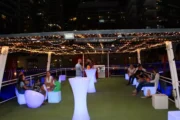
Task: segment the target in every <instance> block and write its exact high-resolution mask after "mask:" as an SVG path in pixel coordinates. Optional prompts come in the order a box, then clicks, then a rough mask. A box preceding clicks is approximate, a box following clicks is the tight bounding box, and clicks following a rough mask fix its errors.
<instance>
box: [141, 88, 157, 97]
mask: <svg viewBox="0 0 180 120" xmlns="http://www.w3.org/2000/svg"><path fill="white" fill-rule="evenodd" d="M143 89H144V96H147V93H148V90H150V92H151V95H154V94H156V87H143Z"/></svg>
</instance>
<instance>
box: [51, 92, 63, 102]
mask: <svg viewBox="0 0 180 120" xmlns="http://www.w3.org/2000/svg"><path fill="white" fill-rule="evenodd" d="M60 101H61V91H59V92H53V91H52V92H48V103H59V102H60Z"/></svg>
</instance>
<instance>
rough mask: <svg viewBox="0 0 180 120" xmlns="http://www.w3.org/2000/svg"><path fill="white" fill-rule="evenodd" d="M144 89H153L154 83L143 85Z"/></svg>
mask: <svg viewBox="0 0 180 120" xmlns="http://www.w3.org/2000/svg"><path fill="white" fill-rule="evenodd" d="M143 86H144V87H154V83H149V82H148V83H145V84H144V85H143Z"/></svg>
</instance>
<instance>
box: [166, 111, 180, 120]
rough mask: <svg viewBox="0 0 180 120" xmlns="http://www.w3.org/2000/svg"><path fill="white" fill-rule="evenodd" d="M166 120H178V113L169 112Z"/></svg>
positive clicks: (179, 115)
mask: <svg viewBox="0 0 180 120" xmlns="http://www.w3.org/2000/svg"><path fill="white" fill-rule="evenodd" d="M168 120H180V111H169V112H168Z"/></svg>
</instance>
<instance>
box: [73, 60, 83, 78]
mask: <svg viewBox="0 0 180 120" xmlns="http://www.w3.org/2000/svg"><path fill="white" fill-rule="evenodd" d="M81 62H82V60H81V59H78V63H77V64H76V65H75V70H76V77H82V76H83V68H82V66H81Z"/></svg>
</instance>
